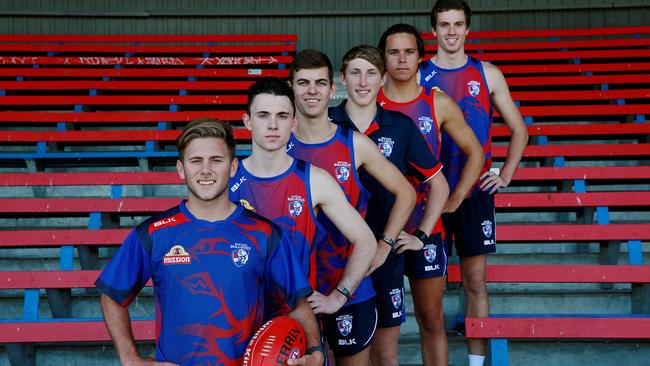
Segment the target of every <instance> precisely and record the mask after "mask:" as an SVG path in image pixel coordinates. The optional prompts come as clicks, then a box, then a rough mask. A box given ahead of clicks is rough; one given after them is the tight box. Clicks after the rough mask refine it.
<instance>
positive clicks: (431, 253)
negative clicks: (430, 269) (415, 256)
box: [424, 244, 436, 263]
mask: <svg viewBox="0 0 650 366" xmlns="http://www.w3.org/2000/svg"><path fill="white" fill-rule="evenodd" d="M424 258H425V259H426V260H427V261H428V262H429V263H433V261H435V260H436V246H435V245H433V244H429V245H425V246H424Z"/></svg>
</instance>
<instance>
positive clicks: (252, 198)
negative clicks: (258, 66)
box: [230, 77, 376, 313]
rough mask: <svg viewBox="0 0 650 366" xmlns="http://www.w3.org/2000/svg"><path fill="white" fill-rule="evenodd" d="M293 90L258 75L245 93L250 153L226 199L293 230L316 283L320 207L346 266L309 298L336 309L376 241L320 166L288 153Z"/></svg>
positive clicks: (316, 305)
mask: <svg viewBox="0 0 650 366" xmlns="http://www.w3.org/2000/svg"><path fill="white" fill-rule="evenodd" d="M293 100H294V96H293V91H292V90H291V88H290V87H289V85H288V84H287V82H286V81H284V80H282V79H279V78H276V77H270V78H262V79H260V80H259V81H257V82H256V83H255V84H253V85H252V86H251V87H250V89H249V92H248V106H247V113H246V114H245V115H244V124H245V125H246V128H248V129H249V130H251V131H252V133H253V137H252V140H253V141H252V145H253V146H252V154H251V155H250V156H249V157H248V158H246V159H244V160H242V162H241V164H239V167H238V169H237V172H236V174H235V176H234V177H233V178H231V180H230V198H231V200H233V201H234V202H241V203H242V204H244V205H245V206H247V207H249V208H250V209H253V210H255V211H256V212H258V213H260V214H262V215H264V216H266V217H269V218H270V219H272V220H273V221H274V222H276V223H277V224H279V225H280V226H281V227H283V228H286V229H287V230H289V231H290V232H291V233H292V235H294V246H295V249H296V251H297V252H298V256H299V258H300V259H301V260H302V263H303V265H304V266H305V270H306V271H307V272H308V273H309V278H310V283H311V284H312V286H313V287H314V288H315V287H316V286H315V285H316V275H317V271H316V259H317V258H316V249H317V248H316V247H315V246H314V245H313V244H314V243H318V242H319V241H320V240H321V239H320V237H321V235H324V234H326V233H325V232H324V231H323V230H322V228H321V227H320V224H319V223H318V222H317V221H316V216H317V214H318V212H319V211H323V212H324V213H325V214H327V216H328V217H330V218H331V220H332V222H333V224H334V226H335V227H336V228H337V230H339V231H340V232H341V233H343V235H344V236H345V238H346V239H347V240H349V241H350V242H351V243H352V246H353V250H352V251H351V253H350V255H349V257H348V262H347V265H346V266H345V269H344V270H343V275H342V277H341V278H340V281H339V282H338V283H337V284H336V286H335V289H334V291H331V292H330V293H328V294H325V296H319V297H318V298H310V299H309V301H310V304H311V306H312V308H313V309H314V311H315V312H317V313H334V312H336V311H338V310H339V309H340V308H341V307H342V306H343V305H344V304H345V303H346V302H347V301H348V300H349V299H350V298H351V297H352V295H353V294H354V292H355V290H356V288H357V287H358V286H359V283H360V282H361V280H362V279H363V277H364V276H365V275H366V273H367V272H368V270H369V268H370V263H371V260H372V257H373V256H374V255H375V252H376V245H375V243H374V238H373V236H372V232H371V231H370V229H369V228H368V226H367V225H366V224H365V222H364V221H363V219H362V218H361V216H360V215H359V213H358V212H357V211H356V210H355V209H354V207H352V206H351V205H350V203H349V202H348V201H347V199H346V198H345V195H344V194H343V191H341V188H340V187H339V185H338V184H337V183H336V181H334V179H333V178H332V177H331V176H330V175H329V174H328V173H327V172H326V171H324V170H323V169H320V168H318V167H316V166H313V165H311V164H309V163H307V162H305V161H303V160H299V159H294V158H292V157H291V156H289V155H288V154H287V151H286V149H287V142H288V140H289V136H290V134H291V130H292V129H293V128H294V127H295V124H296V120H295V118H294V104H293Z"/></svg>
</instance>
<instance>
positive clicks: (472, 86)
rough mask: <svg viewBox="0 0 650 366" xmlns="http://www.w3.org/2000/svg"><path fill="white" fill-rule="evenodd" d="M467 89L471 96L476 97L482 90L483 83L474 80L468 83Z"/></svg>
mask: <svg viewBox="0 0 650 366" xmlns="http://www.w3.org/2000/svg"><path fill="white" fill-rule="evenodd" d="M467 90H468V91H469V94H470V95H471V96H473V97H476V96H477V95H478V93H480V92H481V83H479V82H478V81H476V80H472V81H470V82H469V83H467Z"/></svg>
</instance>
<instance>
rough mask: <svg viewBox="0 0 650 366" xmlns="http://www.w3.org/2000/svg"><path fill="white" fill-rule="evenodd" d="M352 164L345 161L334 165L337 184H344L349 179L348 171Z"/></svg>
mask: <svg viewBox="0 0 650 366" xmlns="http://www.w3.org/2000/svg"><path fill="white" fill-rule="evenodd" d="M351 167H352V164H350V163H348V162H347V161H339V162H336V163H334V173H335V174H336V180H338V181H339V183H345V182H347V181H348V179H350V169H351Z"/></svg>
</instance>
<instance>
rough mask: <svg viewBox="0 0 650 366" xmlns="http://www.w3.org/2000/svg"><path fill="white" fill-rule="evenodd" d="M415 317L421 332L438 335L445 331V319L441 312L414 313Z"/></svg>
mask: <svg viewBox="0 0 650 366" xmlns="http://www.w3.org/2000/svg"><path fill="white" fill-rule="evenodd" d="M415 317H416V319H417V321H418V325H419V326H420V329H421V330H422V331H423V332H426V333H429V334H438V333H439V332H444V331H445V319H444V315H443V314H442V311H427V312H421V313H420V312H416V314H415Z"/></svg>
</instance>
